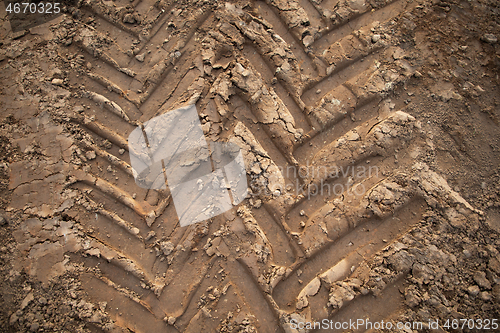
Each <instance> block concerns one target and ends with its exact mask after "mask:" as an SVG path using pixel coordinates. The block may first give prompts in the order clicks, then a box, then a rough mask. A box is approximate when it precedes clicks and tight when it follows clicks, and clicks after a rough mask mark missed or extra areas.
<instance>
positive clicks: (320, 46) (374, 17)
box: [311, 0, 408, 54]
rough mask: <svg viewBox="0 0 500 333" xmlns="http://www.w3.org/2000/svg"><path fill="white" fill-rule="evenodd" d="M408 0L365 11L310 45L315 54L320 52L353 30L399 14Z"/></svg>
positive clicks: (400, 0) (398, 0)
mask: <svg viewBox="0 0 500 333" xmlns="http://www.w3.org/2000/svg"><path fill="white" fill-rule="evenodd" d="M407 4H408V0H396V1H394V2H392V3H390V4H389V5H386V6H385V7H383V8H380V9H377V10H375V11H373V12H371V11H370V12H365V13H363V14H361V15H359V16H356V17H355V18H353V19H351V20H350V21H348V22H347V23H344V24H342V25H340V26H337V27H334V28H333V30H331V31H329V32H328V33H325V34H324V35H323V36H322V37H321V38H320V39H318V40H316V41H315V42H314V43H313V44H312V45H311V47H312V49H313V52H314V53H315V54H321V53H322V52H323V50H326V49H327V48H328V47H329V46H330V45H332V44H333V43H335V42H336V41H338V40H340V39H342V38H344V37H345V36H347V35H349V34H350V33H352V32H353V31H355V30H358V29H360V28H362V27H364V26H367V25H368V24H370V23H373V22H375V21H379V22H385V21H388V20H390V19H392V18H394V17H396V16H398V15H400V14H401V13H402V12H403V11H404V10H405V8H406V6H407Z"/></svg>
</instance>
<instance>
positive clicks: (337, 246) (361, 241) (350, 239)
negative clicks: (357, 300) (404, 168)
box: [273, 198, 427, 310]
mask: <svg viewBox="0 0 500 333" xmlns="http://www.w3.org/2000/svg"><path fill="white" fill-rule="evenodd" d="M425 207H427V205H426V204H425V201H423V200H422V199H418V198H417V199H415V200H413V201H410V202H409V203H408V204H407V205H405V206H404V207H402V208H400V209H399V210H397V211H396V212H395V213H394V216H392V217H388V218H385V219H383V220H380V219H377V218H372V219H369V220H367V221H365V222H363V223H361V224H359V225H358V226H357V227H356V228H355V229H353V230H352V231H350V232H349V233H347V234H346V235H344V236H342V237H341V238H340V239H338V240H337V241H335V242H334V243H332V244H329V245H326V246H325V248H323V249H322V250H321V251H320V252H318V253H317V254H315V255H314V256H312V257H311V258H310V259H309V260H308V261H306V262H305V263H304V264H303V265H301V266H299V267H297V268H296V270H297V269H301V270H302V272H303V273H302V274H301V276H300V277H299V276H297V274H291V275H290V276H289V278H288V279H286V280H284V281H282V282H280V283H279V284H278V285H277V286H276V288H275V289H274V292H273V297H274V299H275V300H276V302H277V303H278V305H279V306H280V308H282V309H289V310H291V309H293V308H294V305H295V302H294V301H295V297H296V296H297V295H298V294H299V292H300V291H301V290H302V288H303V287H304V286H305V285H307V283H309V282H310V281H311V280H312V279H313V278H314V277H316V276H317V275H318V274H320V273H321V272H324V271H326V270H327V269H329V268H330V267H332V266H334V265H335V264H336V263H338V262H339V261H340V260H341V259H343V258H345V257H347V256H348V255H349V254H351V253H353V252H357V253H358V254H359V255H360V257H359V259H360V260H367V259H368V258H370V257H371V256H373V255H374V254H375V253H376V252H378V251H380V250H381V249H383V248H384V247H386V246H387V245H388V243H387V240H388V241H389V243H390V242H391V241H392V240H394V239H396V238H397V237H399V236H400V235H402V234H404V233H405V232H407V231H408V230H409V229H410V228H411V227H412V226H413V225H415V224H416V223H417V222H418V221H420V219H421V216H422V213H423V212H424V210H425ZM384 240H386V241H385V242H384ZM358 262H359V261H358ZM299 280H301V281H303V282H302V283H300V282H299Z"/></svg>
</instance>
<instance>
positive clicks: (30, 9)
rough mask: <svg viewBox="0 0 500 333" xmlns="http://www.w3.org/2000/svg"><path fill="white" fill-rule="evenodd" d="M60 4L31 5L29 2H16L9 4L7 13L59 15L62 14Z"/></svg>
mask: <svg viewBox="0 0 500 333" xmlns="http://www.w3.org/2000/svg"><path fill="white" fill-rule="evenodd" d="M59 5H60V3H59V2H56V3H51V2H47V3H43V2H40V3H38V4H36V3H29V2H21V3H19V2H15V3H12V2H11V3H9V5H8V6H7V8H6V9H5V11H6V12H7V13H9V14H11V13H14V14H20V13H23V14H36V13H38V14H58V13H60V12H61V8H60V7H59Z"/></svg>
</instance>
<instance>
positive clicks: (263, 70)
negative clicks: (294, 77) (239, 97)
mask: <svg viewBox="0 0 500 333" xmlns="http://www.w3.org/2000/svg"><path fill="white" fill-rule="evenodd" d="M243 55H244V56H245V57H246V58H247V59H248V60H249V61H250V62H251V63H252V65H253V66H254V67H255V68H256V69H257V71H258V72H259V73H260V75H261V76H262V78H263V81H264V82H265V83H266V84H267V86H269V87H272V88H273V89H274V91H275V92H276V94H277V95H278V97H279V98H280V99H281V100H282V101H283V103H284V104H285V106H286V108H287V109H288V110H289V111H290V113H291V114H292V117H293V119H294V120H295V125H296V128H301V129H303V130H304V133H307V132H308V131H309V130H310V129H311V127H310V124H309V121H308V118H307V117H306V116H305V115H304V112H303V111H302V110H301V109H300V107H299V106H298V105H297V103H296V102H295V101H294V100H293V98H292V97H290V92H289V91H287V89H286V88H285V87H284V86H283V84H282V83H281V82H280V81H279V80H278V82H277V83H276V84H273V78H275V76H274V71H273V70H272V69H271V68H272V66H271V65H270V64H269V63H268V62H267V61H265V59H264V58H263V57H262V55H261V54H259V53H258V52H257V50H256V49H255V48H254V47H253V46H250V45H248V44H246V45H245V46H244V47H243Z"/></svg>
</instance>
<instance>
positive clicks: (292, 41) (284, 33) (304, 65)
mask: <svg viewBox="0 0 500 333" xmlns="http://www.w3.org/2000/svg"><path fill="white" fill-rule="evenodd" d="M255 7H256V8H257V10H258V12H259V14H260V15H262V17H263V18H264V19H265V20H266V21H268V22H269V23H270V24H271V25H272V26H273V30H274V31H275V32H276V34H278V35H279V36H280V37H281V38H283V40H284V41H285V42H286V43H287V44H288V45H289V46H290V49H291V50H292V52H293V54H294V55H295V56H296V57H297V60H298V61H299V66H300V69H301V72H302V74H304V75H307V76H309V77H316V76H317V71H316V66H315V65H314V63H313V61H312V59H311V57H310V56H308V55H307V53H306V52H305V51H304V49H303V46H302V43H301V42H300V41H299V40H297V39H296V38H295V37H294V36H293V35H292V34H291V33H290V32H289V30H288V28H287V26H286V24H285V23H284V22H283V21H282V20H281V18H280V17H279V16H278V15H277V14H276V13H275V12H274V10H273V9H272V8H271V7H269V5H268V4H267V3H265V2H264V1H258V2H256V4H255Z"/></svg>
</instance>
